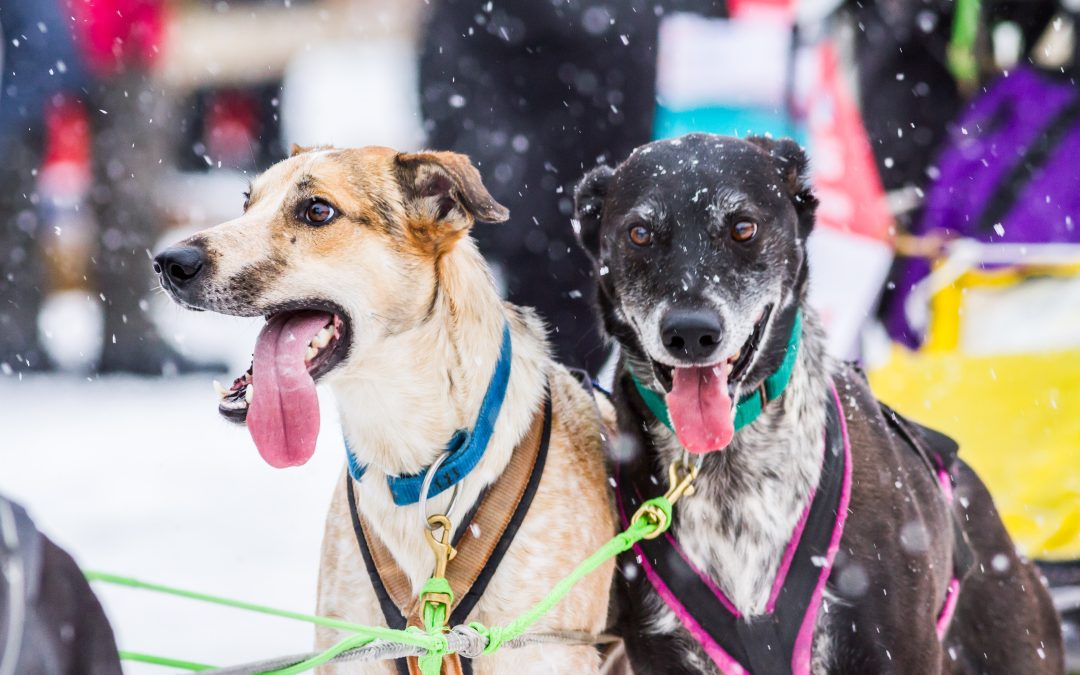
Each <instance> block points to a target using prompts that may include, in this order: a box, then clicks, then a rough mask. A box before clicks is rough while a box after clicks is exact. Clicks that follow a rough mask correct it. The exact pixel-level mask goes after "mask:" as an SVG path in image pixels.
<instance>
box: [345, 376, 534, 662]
mask: <svg viewBox="0 0 1080 675" xmlns="http://www.w3.org/2000/svg"><path fill="white" fill-rule="evenodd" d="M550 440H551V396H550V394H549V395H548V396H546V397H545V398H544V426H543V433H542V435H541V437H540V450H539V452H538V454H537V456H536V465H535V468H534V470H533V472H532V474H531V475H530V477H529V482H528V484H527V485H526V486H525V492H524V494H523V495H522V497H521V501H519V502H518V504H517V507H516V508H515V509H514V513H513V515H512V516H511V518H510V521H509V523H508V524H507V526H506V529H505V530H504V531H503V534H502V537H500V538H499V541H498V543H497V544H496V545H495V549H494V550H493V552H492V554H491V557H489V558H488V559H487V562H486V563H485V564H484V567H483V569H482V570H481V571H480V574H479V576H477V578H476V581H474V582H473V584H472V586H471V587H470V588H469V590H468V592H467V593H465V595H464V596H463V597H462V598H461V601H460V602H458V604H457V606H456V607H455V608H454V609H453V611H452V612H451V613H450V617H449V619H448V620H447V624H448V625H450V626H456V625H458V624H463V623H465V621H466V620H467V619H468V617H469V614H470V613H471V612H472V610H473V608H474V607H476V603H477V602H479V600H480V596H482V595H483V594H484V590H485V589H486V588H487V585H488V583H489V582H490V581H491V577H492V576H493V575H494V574H495V570H496V569H498V567H499V563H500V562H502V559H503V557H504V556H505V555H506V551H507V549H509V548H510V544H511V543H512V542H513V541H514V535H515V534H517V531H518V528H520V527H521V522H522V521H523V520H525V514H526V513H528V511H529V506H530V505H531V504H532V501H533V497H534V496H536V490H537V488H538V487H539V485H540V477H541V476H542V475H543V473H544V464H545V462H546V461H547V454H548V443H549V441H550ZM345 480H346V490H345V492H346V493H347V494H348V496H349V513H350V515H351V516H352V524H353V532H354V533H355V534H356V543H357V545H358V546H359V547H360V554H361V556H363V558H364V566H365V567H366V568H367V572H368V576H369V577H370V578H371V585H372V587H374V589H375V596H376V597H377V598H378V599H379V606H380V607H381V608H382V612H383V617H384V618H385V619H386V625H387V626H388V627H389V628H395V629H398V630H404V629H405V627H406V624H407V620H408V617H406V616H405V615H404V614H403V613H402V611H401V609H400V608H399V607H398V606H397V605H396V604H394V601H393V600H392V599H391V598H390V594H389V593H388V592H387V590H386V584H385V583H384V582H383V579H382V577H381V576H380V575H379V570H378V568H377V567H376V565H375V561H374V559H373V558H372V555H371V551H370V549H369V548H368V545H367V541H366V540H365V538H364V531H363V526H362V525H361V523H360V515H359V513H358V512H357V510H356V495H355V494H354V492H353V489H352V476H350V475H347V476H346V477H345ZM483 499H484V495H483V494H481V495H480V497H479V498H478V499H477V500H476V503H475V504H473V506H472V507H471V508H470V509H469V512H468V513H467V514H466V517H465V518H464V519H463V520H462V525H465V524H467V523H470V522H472V519H473V516H474V515H475V513H476V510H477V509H478V508H479V506H480V503H481V502H482V501H483ZM468 529H469V528H468V527H458V531H457V535H456V536H455V538H454V541H453V544H454V546H457V544H458V542H459V541H460V539H461V537H462V536H463V535H464V534H465V532H467V531H468ZM394 665H395V666H396V668H397V671H398V673H399V675H409V666H408V663H407V662H406V660H405V659H403V658H402V659H396V660H395V661H394ZM461 669H462V672H463V674H464V675H472V661H471V660H470V659H467V658H462V659H461Z"/></svg>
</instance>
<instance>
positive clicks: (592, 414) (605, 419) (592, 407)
mask: <svg viewBox="0 0 1080 675" xmlns="http://www.w3.org/2000/svg"><path fill="white" fill-rule="evenodd" d="M583 377H584V378H585V379H584V380H583V379H582V377H579V376H578V375H576V374H575V373H574V372H571V371H570V370H568V369H567V368H565V367H564V366H562V365H559V364H553V365H552V368H551V373H550V375H549V378H548V381H549V384H548V386H549V387H550V390H551V402H552V406H553V409H554V410H555V414H556V417H557V418H558V419H557V424H558V425H561V426H562V427H563V428H565V429H566V431H567V433H568V434H569V435H570V436H571V437H573V438H581V439H586V438H588V439H597V440H598V439H599V438H600V436H601V435H603V436H607V435H609V434H611V433H612V432H613V431H614V429H615V425H616V422H615V408H614V406H613V405H612V404H611V401H610V400H609V399H608V398H607V396H605V395H604V394H603V393H601V392H600V391H599V390H597V389H596V388H594V387H593V386H592V384H591V382H590V381H589V380H588V379H587V378H588V375H587V374H585V375H583Z"/></svg>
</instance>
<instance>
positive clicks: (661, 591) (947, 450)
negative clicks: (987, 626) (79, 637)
mask: <svg viewBox="0 0 1080 675" xmlns="http://www.w3.org/2000/svg"><path fill="white" fill-rule="evenodd" d="M627 389H630V388H629V387H627ZM859 398H860V399H861V398H863V397H861V396H860V397H859ZM866 398H867V399H868V402H867V405H871V404H877V402H876V401H875V400H874V399H873V398H872V397H871V395H869V394H867V396H866ZM630 401H631V402H632V404H633V405H635V407H638V410H639V414H645V412H644V410H643V408H644V406H643V405H641V404H640V402H638V401H636V400H635V399H634V398H633V397H631V398H630ZM881 410H882V413H883V415H884V418H885V420H887V423H888V426H889V427H891V428H892V430H893V431H894V433H896V434H897V435H899V436H900V438H902V439H903V441H904V442H905V444H906V445H908V446H909V447H910V448H911V449H912V450H913V451H914V452H915V454H916V455H918V456H919V458H920V459H921V460H922V462H923V463H924V464H925V465H926V467H927V468H928V469H929V470H930V472H931V473H932V474H933V475H934V476H936V477H937V479H938V481H939V482H940V485H941V488H942V491H943V493H944V494H945V497H946V499H947V500H948V501H951V500H952V482H951V481H952V478H951V469H952V467H953V465H954V463H955V462H956V461H957V451H958V446H957V444H956V443H955V441H953V440H952V439H951V438H949V437H948V436H945V435H944V434H941V433H939V432H937V431H934V430H932V429H928V428H926V427H922V426H921V425H918V424H916V423H914V422H911V421H909V420H907V419H906V418H904V417H902V416H901V415H899V414H898V413H896V412H895V411H893V410H892V409H890V408H888V407H887V406H885V405H883V404H881ZM867 412H868V413H869V414H872V409H870V410H868V411H867ZM646 419H648V418H646ZM870 423H873V422H872V421H871V422H870ZM824 447H825V449H824V455H823V457H822V467H821V477H820V480H819V482H818V485H817V488H816V489H815V491H814V493H813V494H812V497H811V500H810V503H809V505H808V507H807V508H806V510H805V511H804V513H803V516H802V518H801V519H800V521H799V523H798V524H797V525H796V528H795V532H794V533H793V534H792V538H791V540H790V541H789V543H788V546H787V549H786V550H785V554H784V558H783V559H782V560H781V564H780V566H779V569H778V572H777V577H776V579H775V580H774V584H773V588H772V592H771V594H770V597H769V602H768V604H767V606H766V610H765V612H764V613H762V614H760V615H757V616H752V617H744V616H742V615H741V614H740V613H739V611H738V610H737V609H736V608H735V606H734V604H733V603H732V602H731V601H730V600H729V599H728V598H727V597H726V596H725V595H724V593H723V591H722V590H720V589H719V588H718V587H717V586H716V584H715V583H714V582H713V581H712V580H711V579H710V578H709V577H708V576H707V575H706V574H705V573H703V572H701V571H700V570H698V569H697V568H696V567H694V565H693V564H692V563H691V562H690V560H689V558H688V556H687V555H686V554H685V553H684V552H683V550H682V548H681V547H680V545H679V542H678V540H677V539H676V537H675V535H674V534H673V532H672V531H669V532H667V533H665V535H664V536H662V537H659V538H657V539H653V540H644V541H642V542H641V543H640V544H638V545H636V546H635V547H634V550H633V551H632V552H630V553H627V554H624V555H626V556H627V557H626V558H625V560H635V561H636V562H639V563H640V567H641V569H642V570H643V571H644V573H645V576H646V577H647V583H648V584H651V586H652V588H653V590H655V591H656V592H657V594H658V595H660V597H661V598H662V599H663V601H664V602H665V604H666V605H667V606H668V607H669V608H670V609H671V610H672V611H673V612H674V613H675V614H676V616H677V617H678V618H679V621H680V622H681V623H682V625H683V627H684V628H686V629H687V631H688V632H689V633H690V634H691V635H692V636H693V638H694V639H695V640H696V641H697V642H698V644H699V645H700V646H701V647H702V649H703V650H704V651H705V653H706V654H707V655H708V656H709V657H710V658H711V659H712V661H713V663H714V664H715V665H716V666H717V668H718V669H719V670H720V672H721V673H724V674H725V675H737V674H740V675H744V674H746V673H756V674H759V675H791V674H793V673H795V674H799V675H802V674H804V673H808V672H809V667H810V659H811V655H812V654H811V650H812V646H813V645H812V642H813V629H814V625H815V623H816V617H817V614H818V608H819V606H820V602H821V597H822V593H823V590H824V588H825V585H826V582H827V581H828V577H829V575H830V572H831V570H832V566H833V562H834V559H835V555H836V551H837V548H838V546H839V543H840V538H841V537H842V535H843V529H844V521H845V520H846V516H847V508H848V502H849V498H850V487H851V446H850V440H849V438H848V431H847V420H846V418H845V415H844V411H843V408H842V406H841V403H840V399H839V396H838V395H837V394H836V389H835V387H834V388H832V390H831V392H830V396H829V399H828V405H827V412H826V422H825V441H824ZM650 462H651V458H650V457H647V456H640V457H638V458H637V459H635V460H634V461H632V462H630V463H627V464H624V465H623V468H622V470H620V467H619V464H618V463H615V473H614V477H615V482H616V500H617V503H618V506H619V510H620V514H621V516H622V519H623V523H624V524H626V523H628V516H629V515H630V514H633V513H634V512H635V511H636V509H637V508H638V507H639V506H640V505H641V503H642V502H643V501H644V500H645V499H648V498H649V497H651V496H654V495H655V494H656V493H657V490H658V487H657V486H658V485H661V484H662V481H658V480H657V478H656V477H654V471H653V467H651V465H650ZM676 509H678V507H676ZM949 513H950V515H951V518H952V522H953V530H954V542H955V544H954V547H955V551H954V555H953V561H954V579H953V581H952V582H951V583H950V586H949V589H948V592H947V595H946V602H945V605H944V607H943V608H942V610H941V614H940V616H939V622H938V635H939V638H940V637H942V636H943V635H944V631H945V630H947V628H948V625H949V621H950V620H951V614H952V610H953V608H954V607H955V603H956V596H957V594H958V593H959V582H960V580H962V579H963V578H964V576H965V575H966V574H967V572H968V570H969V569H970V567H971V565H972V564H973V561H974V556H973V554H972V551H971V548H970V545H969V543H968V541H967V537H966V535H965V533H964V531H963V528H962V526H961V525H960V522H959V520H958V517H957V515H956V512H955V511H954V510H953V509H949ZM675 517H676V519H677V518H678V515H676V516H675Z"/></svg>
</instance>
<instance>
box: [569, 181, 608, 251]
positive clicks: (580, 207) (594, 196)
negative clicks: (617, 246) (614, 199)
mask: <svg viewBox="0 0 1080 675" xmlns="http://www.w3.org/2000/svg"><path fill="white" fill-rule="evenodd" d="M614 175H615V170H614V169H612V168H611V167H610V166H607V165H604V164H601V165H600V166H598V167H596V168H595V169H593V170H592V171H590V172H589V173H587V174H585V177H584V178H582V179H581V181H580V182H578V184H577V188H576V189H575V190H574V234H576V235H577V238H578V243H580V244H581V248H583V249H584V250H585V253H587V254H589V256H590V257H591V258H592V259H593V260H598V259H599V258H600V221H601V220H602V219H603V217H604V199H605V198H606V197H607V189H608V185H609V184H610V183H611V177H612V176H614Z"/></svg>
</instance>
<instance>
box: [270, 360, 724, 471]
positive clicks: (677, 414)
mask: <svg viewBox="0 0 1080 675" xmlns="http://www.w3.org/2000/svg"><path fill="white" fill-rule="evenodd" d="M730 374H731V364H729V363H722V364H720V365H716V366H709V367H707V368H676V369H675V376H674V378H673V383H672V387H671V393H669V394H668V395H667V405H668V413H669V414H670V415H671V423H672V425H674V427H675V435H676V436H678V437H679V442H680V443H682V445H683V447H684V448H686V449H687V450H689V451H690V452H695V453H702V452H709V451H711V450H720V449H722V448H726V447H727V446H728V444H729V443H731V439H732V437H733V436H734V435H735V423H734V420H733V419H732V410H731V396H730V395H728V375H730ZM256 391H258V390H256Z"/></svg>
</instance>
